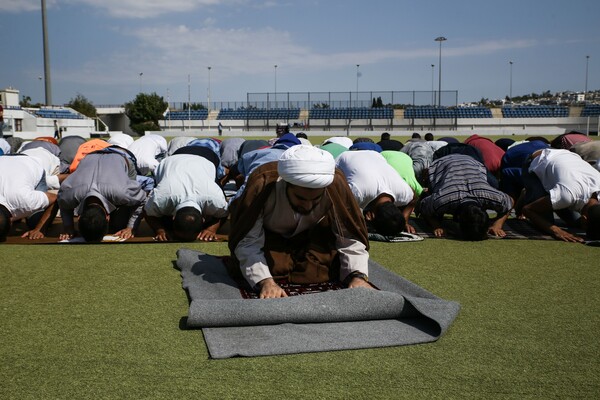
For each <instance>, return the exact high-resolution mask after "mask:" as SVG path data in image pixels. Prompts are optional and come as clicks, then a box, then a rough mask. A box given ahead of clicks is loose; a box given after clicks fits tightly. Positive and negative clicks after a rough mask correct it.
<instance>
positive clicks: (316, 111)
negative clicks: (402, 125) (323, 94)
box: [309, 107, 394, 119]
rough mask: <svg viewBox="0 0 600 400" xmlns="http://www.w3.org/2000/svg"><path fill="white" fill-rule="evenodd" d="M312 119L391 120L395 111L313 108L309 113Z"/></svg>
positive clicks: (363, 108) (384, 109)
mask: <svg viewBox="0 0 600 400" xmlns="http://www.w3.org/2000/svg"><path fill="white" fill-rule="evenodd" d="M309 118H310V119H391V118H394V110H393V109H391V108H383V107H376V108H366V107H361V108H313V109H311V110H310V112H309Z"/></svg>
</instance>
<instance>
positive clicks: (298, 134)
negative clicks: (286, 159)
mask: <svg viewBox="0 0 600 400" xmlns="http://www.w3.org/2000/svg"><path fill="white" fill-rule="evenodd" d="M296 137H297V138H298V139H300V138H302V139H308V136H306V133H304V132H298V133H296Z"/></svg>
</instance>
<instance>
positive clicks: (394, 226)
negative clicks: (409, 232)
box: [373, 201, 406, 236]
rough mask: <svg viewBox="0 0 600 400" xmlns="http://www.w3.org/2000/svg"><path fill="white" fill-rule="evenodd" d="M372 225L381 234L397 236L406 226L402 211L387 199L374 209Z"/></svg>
mask: <svg viewBox="0 0 600 400" xmlns="http://www.w3.org/2000/svg"><path fill="white" fill-rule="evenodd" d="M373 227H374V228H375V230H376V231H377V233H379V234H381V235H384V236H397V235H398V234H399V233H401V232H402V231H404V229H405V228H406V220H405V219H404V215H403V214H402V211H400V209H399V208H398V207H396V206H395V205H394V203H392V202H391V201H389V202H386V203H383V204H380V205H379V206H378V207H377V208H376V209H375V218H373Z"/></svg>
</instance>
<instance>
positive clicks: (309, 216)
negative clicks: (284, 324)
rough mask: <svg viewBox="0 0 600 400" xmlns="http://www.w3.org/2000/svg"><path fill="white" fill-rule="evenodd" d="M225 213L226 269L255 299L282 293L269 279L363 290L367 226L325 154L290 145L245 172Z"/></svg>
mask: <svg viewBox="0 0 600 400" xmlns="http://www.w3.org/2000/svg"><path fill="white" fill-rule="evenodd" d="M230 212H231V234H230V235H229V249H230V250H231V255H232V264H231V266H232V267H233V271H232V272H234V273H235V271H236V270H237V272H238V274H239V272H240V271H241V275H242V276H243V277H244V278H245V279H246V280H247V282H248V283H249V284H250V286H251V287H253V288H257V289H258V290H259V291H260V297H261V298H274V297H286V293H285V291H284V290H283V289H282V288H281V287H280V286H279V285H278V284H277V283H276V282H275V280H274V279H273V278H274V277H285V278H287V279H289V281H290V282H293V283H320V282H326V281H329V280H336V279H339V280H341V281H342V282H344V283H345V284H346V285H347V286H348V287H359V286H360V287H370V285H369V284H368V282H367V274H368V259H369V253H368V246H369V244H368V234H367V228H366V226H365V222H364V219H363V217H362V214H361V212H360V208H359V207H358V204H357V203H356V200H355V199H354V197H353V195H352V192H351V191H350V188H349V187H348V183H347V182H346V179H345V178H344V175H343V173H342V172H341V171H339V170H336V169H335V162H334V160H333V157H332V156H331V154H329V153H327V152H325V151H323V150H321V149H318V148H316V147H312V146H306V145H297V146H293V147H290V148H289V149H288V150H286V151H285V152H284V153H283V154H282V155H281V157H280V159H279V161H276V162H270V163H267V164H264V165H262V166H260V167H259V168H257V169H255V170H254V171H253V172H252V174H251V175H250V176H249V178H248V181H247V184H246V189H245V190H244V192H243V193H242V195H241V196H240V197H239V198H238V199H236V200H235V201H234V202H232V203H231V205H230Z"/></svg>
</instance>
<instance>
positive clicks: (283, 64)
mask: <svg viewBox="0 0 600 400" xmlns="http://www.w3.org/2000/svg"><path fill="white" fill-rule="evenodd" d="M47 10H48V26H49V27H48V29H49V41H50V46H49V47H50V64H51V82H52V100H53V103H54V104H63V103H66V102H68V101H69V100H70V99H72V98H74V97H75V96H76V95H77V94H78V93H81V94H82V95H84V96H85V97H87V98H88V99H89V100H90V101H92V102H93V103H94V104H95V105H104V104H122V103H124V102H127V101H131V100H132V99H133V98H135V95H136V94H137V93H138V92H139V91H140V87H141V89H142V91H143V92H156V93H158V94H159V95H161V96H163V97H164V98H165V99H167V96H168V99H169V100H170V101H171V102H181V101H187V98H188V75H189V76H190V84H189V88H190V93H191V99H192V101H197V102H200V101H202V102H205V101H206V100H207V95H208V84H209V71H208V67H209V66H210V67H211V70H210V94H211V101H244V100H245V99H246V94H247V93H248V92H250V93H257V92H273V91H274V90H275V83H276V84H277V92H308V91H311V92H329V91H332V92H350V91H352V92H353V91H355V90H356V87H357V67H356V65H357V64H359V65H360V67H359V68H358V71H359V72H360V77H359V78H358V87H359V91H392V90H394V91H409V90H417V91H426V90H431V88H432V84H433V87H434V88H435V89H436V90H437V87H438V69H437V68H438V57H439V45H438V43H437V42H435V41H434V39H435V38H436V37H438V36H444V37H446V38H447V39H448V40H447V41H445V42H444V43H443V45H442V90H457V91H458V101H459V102H463V101H471V100H479V99H480V98H482V97H485V98H489V99H498V98H503V97H505V96H506V95H508V94H509V90H510V72H511V71H510V66H509V61H512V62H513V65H512V93H513V95H515V96H516V95H519V94H525V93H531V92H537V93H540V92H543V91H545V90H550V91H552V92H556V91H564V90H573V91H583V90H584V88H585V79H586V56H589V59H588V60H587V63H588V64H587V65H588V74H587V76H588V89H589V90H595V89H600V24H598V17H599V16H600V1H597V0H571V1H561V0H543V1H542V0H535V1H534V0H520V1H513V0H500V1H486V0H479V1H467V0H465V1H461V0H455V1H432V0H420V1H414V0H413V1H403V0H371V1H358V0H304V1H302V0H295V1H294V0H282V1H275V0H256V1H252V0H47ZM41 21H42V17H41V10H40V0H0V27H1V30H2V51H1V57H0V58H1V61H0V88H6V87H9V86H10V87H13V88H16V89H19V90H20V92H21V95H27V96H30V97H31V98H32V100H33V102H38V101H43V98H44V94H43V87H44V84H43V81H42V80H40V79H39V77H42V76H43V75H44V74H43V52H42V22H41ZM431 64H434V65H435V67H434V68H433V69H432V67H431ZM275 65H277V68H275V67H274V66H275ZM140 72H142V73H143V75H142V76H141V79H140V76H139V73H140ZM432 72H433V73H432ZM432 77H433V81H432Z"/></svg>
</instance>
